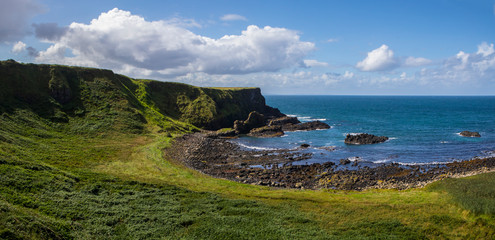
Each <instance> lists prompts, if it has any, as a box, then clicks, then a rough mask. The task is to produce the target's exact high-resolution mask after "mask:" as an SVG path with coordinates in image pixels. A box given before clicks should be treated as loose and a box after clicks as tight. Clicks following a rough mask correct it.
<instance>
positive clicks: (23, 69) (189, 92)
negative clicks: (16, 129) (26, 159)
mask: <svg viewBox="0 0 495 240" xmlns="http://www.w3.org/2000/svg"><path fill="white" fill-rule="evenodd" d="M19 110H28V111H32V112H34V113H36V114H37V115H38V116H40V117H42V118H45V119H48V120H50V121H51V122H55V123H60V124H62V125H63V123H66V124H65V125H63V126H64V127H66V128H68V130H69V131H73V132H94V131H100V130H107V129H115V130H128V131H134V132H140V131H143V129H144V128H145V126H147V124H148V126H149V124H151V125H157V126H159V127H160V128H162V129H164V130H167V131H192V130H194V129H196V128H204V129H219V128H224V127H232V125H233V122H234V121H235V120H238V119H246V118H247V116H248V114H249V113H250V112H251V111H258V112H260V113H263V114H265V115H268V116H281V115H283V114H281V113H280V111H278V109H275V108H271V107H269V106H266V104H265V99H264V97H263V96H262V95H261V91H260V89H259V88H200V87H195V86H191V85H187V84H182V83H173V82H160V81H154V80H140V79H132V78H129V77H126V76H123V75H118V74H114V73H113V72H112V71H110V70H103V69H94V68H82V67H69V66H60V65H44V64H43V65H41V64H21V63H17V62H15V61H13V60H8V61H1V62H0V113H1V112H8V111H19Z"/></svg>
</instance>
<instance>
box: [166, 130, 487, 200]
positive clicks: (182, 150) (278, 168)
mask: <svg viewBox="0 0 495 240" xmlns="http://www.w3.org/2000/svg"><path fill="white" fill-rule="evenodd" d="M301 149H302V148H298V149H277V150H253V149H252V150H243V149H241V147H240V146H239V145H237V144H235V143H232V142H229V141H228V140H226V139H218V138H210V137H208V134H206V133H194V134H186V135H183V136H181V137H177V138H176V139H175V140H174V141H173V144H172V147H170V148H168V149H166V150H165V154H166V156H167V157H168V158H169V159H173V160H174V161H177V162H178V163H180V164H183V165H185V166H187V167H190V168H192V169H195V170H197V171H200V172H202V173H204V174H207V175H210V176H213V177H217V178H224V179H228V180H232V181H237V182H241V183H246V184H256V185H263V186H271V187H280V188H301V189H338V190H366V189H399V190H404V189H409V188H419V187H424V186H426V185H427V184H430V183H432V182H435V181H438V180H441V179H444V178H459V177H467V176H472V175H477V174H481V173H487V172H493V171H495V157H487V158H473V159H470V160H465V161H460V162H452V163H447V164H430V165H420V166H405V165H400V164H397V163H385V164H380V165H378V166H376V167H368V166H364V167H361V166H359V163H356V165H357V167H358V169H357V170H349V169H338V167H339V166H341V165H340V164H335V163H333V162H325V163H313V164H309V165H292V163H293V162H296V161H301V160H305V159H309V158H311V154H308V153H302V152H301V151H300V150H301Z"/></svg>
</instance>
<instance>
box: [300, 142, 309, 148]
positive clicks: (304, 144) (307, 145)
mask: <svg viewBox="0 0 495 240" xmlns="http://www.w3.org/2000/svg"><path fill="white" fill-rule="evenodd" d="M301 148H309V144H307V143H303V144H301Z"/></svg>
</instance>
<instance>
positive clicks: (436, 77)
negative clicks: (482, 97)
mask: <svg viewBox="0 0 495 240" xmlns="http://www.w3.org/2000/svg"><path fill="white" fill-rule="evenodd" d="M494 53H495V51H493V44H487V43H485V42H483V43H481V44H480V45H478V51H477V52H476V53H466V52H464V51H459V53H457V54H456V55H455V56H453V57H451V58H449V59H447V60H445V61H444V62H443V64H442V65H441V66H439V67H436V68H429V69H427V68H425V69H423V70H422V71H421V72H419V73H417V77H418V78H419V79H420V80H421V81H423V82H437V83H441V84H443V85H446V86H447V85H448V86H452V85H459V84H469V85H476V84H483V83H485V84H486V83H489V82H494V79H495V54H494Z"/></svg>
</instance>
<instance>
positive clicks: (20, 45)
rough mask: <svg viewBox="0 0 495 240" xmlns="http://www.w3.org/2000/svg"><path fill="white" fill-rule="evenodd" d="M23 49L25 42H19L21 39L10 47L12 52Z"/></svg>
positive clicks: (24, 48)
mask: <svg viewBox="0 0 495 240" xmlns="http://www.w3.org/2000/svg"><path fill="white" fill-rule="evenodd" d="M24 50H26V44H25V43H23V42H21V41H19V42H17V43H16V44H14V46H13V47H12V52H13V53H20V52H23V51H24Z"/></svg>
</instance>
